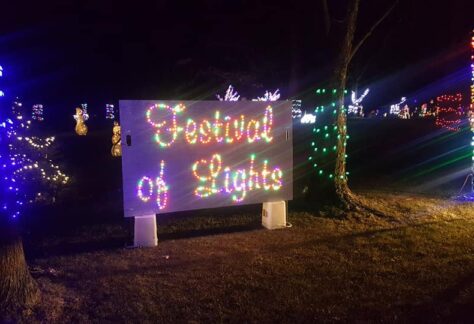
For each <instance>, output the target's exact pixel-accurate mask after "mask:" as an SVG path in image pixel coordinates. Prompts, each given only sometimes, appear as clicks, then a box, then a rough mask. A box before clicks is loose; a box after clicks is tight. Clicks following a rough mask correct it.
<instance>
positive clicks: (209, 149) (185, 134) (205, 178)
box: [120, 101, 293, 217]
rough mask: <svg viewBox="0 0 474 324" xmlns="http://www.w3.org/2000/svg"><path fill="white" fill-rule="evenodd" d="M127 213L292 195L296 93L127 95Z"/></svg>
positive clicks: (124, 135)
mask: <svg viewBox="0 0 474 324" xmlns="http://www.w3.org/2000/svg"><path fill="white" fill-rule="evenodd" d="M120 119H121V122H122V140H123V143H125V144H124V145H123V146H122V154H123V157H122V168H123V184H124V209H125V216H127V217H131V216H141V215H152V214H156V213H164V212H173V211H181V210H192V209H200V208H212V207H224V206H230V205H236V204H252V203H261V202H268V201H281V200H289V199H291V198H292V194H293V191H292V190H293V188H292V169H293V162H292V161H293V153H292V136H291V134H292V119H291V102H289V101H274V102H262V101H238V102H224V101H222V102H219V101H180V102H178V101H120Z"/></svg>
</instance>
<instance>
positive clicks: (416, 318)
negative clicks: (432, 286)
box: [409, 271, 474, 323]
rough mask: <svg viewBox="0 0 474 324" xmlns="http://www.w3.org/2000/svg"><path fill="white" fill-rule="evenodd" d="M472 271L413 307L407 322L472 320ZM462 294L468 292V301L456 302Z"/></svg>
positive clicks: (473, 315)
mask: <svg viewBox="0 0 474 324" xmlns="http://www.w3.org/2000/svg"><path fill="white" fill-rule="evenodd" d="M473 287H474V271H472V272H470V273H469V274H468V275H467V276H465V277H463V278H461V279H460V280H459V281H458V282H457V283H456V284H455V285H453V286H451V287H449V288H447V289H445V290H443V291H441V292H440V293H439V294H437V295H435V296H433V298H432V299H431V300H430V301H428V302H426V303H423V304H421V305H417V306H415V307H413V309H412V310H411V312H410V316H409V320H410V321H413V322H418V323H426V322H436V321H440V320H444V321H447V322H449V323H463V322H465V321H466V322H467V321H468V322H470V323H472V319H473V318H474V293H473V292H472V288H473ZM463 292H469V293H470V295H469V298H468V300H466V301H464V302H456V300H457V298H459V297H460V296H461V294H462V293H463Z"/></svg>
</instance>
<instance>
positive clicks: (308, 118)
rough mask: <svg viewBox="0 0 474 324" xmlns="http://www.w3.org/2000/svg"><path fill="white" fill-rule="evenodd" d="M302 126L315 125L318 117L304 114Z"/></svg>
mask: <svg viewBox="0 0 474 324" xmlns="http://www.w3.org/2000/svg"><path fill="white" fill-rule="evenodd" d="M301 123H302V124H314V123H316V115H313V114H307V113H306V112H305V113H304V115H303V117H301Z"/></svg>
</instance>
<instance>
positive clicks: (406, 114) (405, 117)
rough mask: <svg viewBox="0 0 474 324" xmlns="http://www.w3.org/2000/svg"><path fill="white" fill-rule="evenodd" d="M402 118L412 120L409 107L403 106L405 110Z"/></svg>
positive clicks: (401, 115) (401, 114)
mask: <svg viewBox="0 0 474 324" xmlns="http://www.w3.org/2000/svg"><path fill="white" fill-rule="evenodd" d="M400 118H402V119H410V108H409V107H408V105H405V106H403V109H402V111H401V113H400Z"/></svg>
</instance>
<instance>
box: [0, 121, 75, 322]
mask: <svg viewBox="0 0 474 324" xmlns="http://www.w3.org/2000/svg"><path fill="white" fill-rule="evenodd" d="M30 126H31V121H27V120H24V118H23V115H22V114H18V113H17V114H15V116H14V117H13V118H11V119H5V120H3V121H0V190H1V192H0V194H1V195H0V314H11V313H15V312H16V311H17V310H18V309H19V308H22V307H25V306H29V305H31V304H33V303H35V302H36V301H37V299H38V296H39V293H38V288H37V287H36V284H35V282H34V280H33V279H32V277H31V275H30V273H29V271H28V267H27V264H26V261H25V256H24V252H23V244H22V240H21V236H20V233H19V230H18V219H19V217H21V215H22V213H23V212H24V211H25V210H27V209H28V207H29V206H31V205H32V204H35V203H39V202H43V203H47V202H50V201H52V200H53V199H54V196H55V193H56V191H57V190H58V189H59V188H60V187H61V186H63V185H65V184H66V183H67V182H68V180H69V178H68V177H67V176H66V175H65V174H64V173H62V172H61V170H60V169H59V167H58V166H57V165H56V164H54V163H53V161H51V159H49V158H48V154H49V153H51V149H52V144H53V143H54V137H48V138H39V137H35V136H31V135H30ZM0 320H1V318H0Z"/></svg>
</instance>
